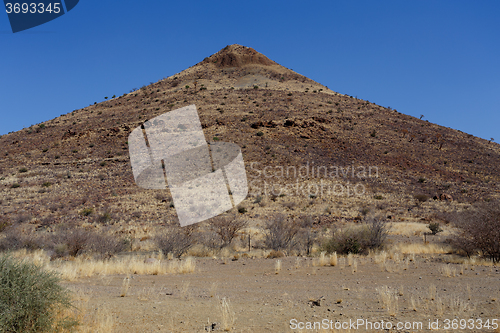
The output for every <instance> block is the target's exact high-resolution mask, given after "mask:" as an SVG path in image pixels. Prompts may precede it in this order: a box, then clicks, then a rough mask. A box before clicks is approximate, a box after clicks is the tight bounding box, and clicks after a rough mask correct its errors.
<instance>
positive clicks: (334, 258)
mask: <svg viewBox="0 0 500 333" xmlns="http://www.w3.org/2000/svg"><path fill="white" fill-rule="evenodd" d="M337 263H338V259H337V252H333V253H332V254H330V266H337Z"/></svg>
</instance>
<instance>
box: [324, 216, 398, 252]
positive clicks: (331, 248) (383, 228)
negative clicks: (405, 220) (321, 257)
mask: <svg viewBox="0 0 500 333" xmlns="http://www.w3.org/2000/svg"><path fill="white" fill-rule="evenodd" d="M388 232H389V231H388V227H387V222H386V221H385V219H384V218H381V217H373V218H370V219H368V220H367V221H366V222H365V223H364V224H363V225H361V226H357V227H351V228H348V229H343V230H341V231H337V232H335V233H334V235H333V237H331V238H330V239H328V240H327V241H326V242H325V243H324V244H323V250H324V251H326V252H327V253H334V252H337V253H340V254H349V253H353V254H357V253H360V254H366V253H368V250H370V249H371V250H375V249H381V248H382V247H383V246H384V243H385V240H386V238H387V235H388Z"/></svg>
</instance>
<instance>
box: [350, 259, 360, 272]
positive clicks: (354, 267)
mask: <svg viewBox="0 0 500 333" xmlns="http://www.w3.org/2000/svg"><path fill="white" fill-rule="evenodd" d="M357 271H358V261H357V260H356V259H353V261H352V266H351V272H352V274H354V273H356V272H357Z"/></svg>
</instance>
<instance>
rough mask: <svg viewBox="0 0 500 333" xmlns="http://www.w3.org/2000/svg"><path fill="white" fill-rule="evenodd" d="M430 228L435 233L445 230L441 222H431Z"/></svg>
mask: <svg viewBox="0 0 500 333" xmlns="http://www.w3.org/2000/svg"><path fill="white" fill-rule="evenodd" d="M428 227H429V229H430V230H431V233H432V234H433V235H436V234H438V233H440V232H441V231H443V229H441V225H440V224H439V223H435V222H434V223H429V225H428Z"/></svg>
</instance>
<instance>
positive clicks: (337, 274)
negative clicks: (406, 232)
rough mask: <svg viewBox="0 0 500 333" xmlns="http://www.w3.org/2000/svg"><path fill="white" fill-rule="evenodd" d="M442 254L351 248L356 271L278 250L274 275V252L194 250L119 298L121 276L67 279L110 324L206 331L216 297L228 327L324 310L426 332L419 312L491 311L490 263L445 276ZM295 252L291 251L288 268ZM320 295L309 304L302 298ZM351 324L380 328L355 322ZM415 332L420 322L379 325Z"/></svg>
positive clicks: (499, 273) (242, 328)
mask: <svg viewBox="0 0 500 333" xmlns="http://www.w3.org/2000/svg"><path fill="white" fill-rule="evenodd" d="M445 256H446V255H427V256H417V257H416V259H415V260H414V261H411V262H410V263H409V265H408V268H405V265H404V263H403V262H402V261H400V262H396V261H394V260H390V259H387V261H386V264H387V267H389V271H387V270H386V269H382V268H381V267H382V265H381V264H377V263H375V262H374V258H370V257H360V258H356V259H355V260H356V261H357V271H356V272H352V267H349V266H347V265H345V266H344V264H343V262H345V259H344V258H339V265H338V266H336V267H330V266H325V267H315V266H313V259H312V258H299V259H296V258H293V257H288V258H281V259H280V260H282V269H281V271H280V272H279V273H278V274H275V263H276V260H278V259H250V258H246V259H244V258H243V259H239V260H237V261H232V260H231V259H225V260H224V259H211V258H206V259H201V258H199V259H197V268H196V272H195V273H193V274H188V275H167V276H133V277H132V280H131V281H132V282H131V284H130V289H129V292H128V294H127V296H126V297H120V290H121V285H122V280H123V278H124V277H123V276H113V277H109V279H108V278H107V279H106V280H104V279H101V278H91V279H85V280H82V281H79V282H78V283H69V284H68V285H69V286H70V288H72V289H77V290H81V291H82V292H83V293H84V294H85V295H87V296H89V297H90V304H91V306H92V308H94V307H95V308H99V309H101V310H102V311H107V312H106V313H108V312H109V313H110V314H111V315H112V317H113V319H114V322H115V332H203V331H204V330H208V331H210V330H209V329H208V327H212V325H213V327H214V329H215V331H222V330H223V329H222V327H221V320H222V318H221V311H220V309H219V304H220V299H222V298H226V299H228V300H229V304H230V309H231V311H233V312H234V315H235V321H234V323H233V324H232V325H231V331H232V332H300V331H301V330H298V329H296V330H292V329H291V328H290V321H291V320H292V319H296V320H297V321H299V322H316V321H321V320H323V319H328V320H333V322H334V323H335V322H336V321H341V322H343V321H349V319H351V320H354V321H355V320H358V319H365V320H368V321H371V322H380V321H381V320H384V321H385V322H387V321H390V322H392V323H394V325H396V324H395V323H397V322H405V321H410V322H422V323H423V325H424V328H425V329H424V330H423V331H427V329H426V328H427V325H428V323H429V320H431V321H435V320H436V319H439V320H440V321H441V324H443V323H444V320H445V319H447V318H448V319H454V318H458V319H470V318H482V319H483V320H486V319H490V320H491V319H493V318H497V319H498V318H499V317H500V305H499V303H500V299H499V298H498V297H499V296H498V295H499V292H500V287H499V286H500V269H499V267H480V266H477V267H474V268H473V270H471V267H469V269H467V270H465V271H464V273H463V275H460V274H457V276H456V277H445V276H443V275H442V274H441V273H440V272H439V267H440V266H441V265H444V264H441V263H440V261H441V260H443V259H444V257H445ZM401 259H403V258H401ZM297 260H300V263H299V266H298V267H297ZM452 266H453V267H454V268H455V269H456V270H457V273H458V272H459V271H460V266H459V265H452ZM431 285H434V286H435V287H436V297H431V296H430V289H432V287H431ZM214 286H215V287H214ZM384 286H387V287H388V288H389V290H391V291H392V292H395V293H396V295H398V300H397V306H398V307H397V310H396V311H395V313H390V311H388V309H387V307H386V306H385V305H384V304H383V303H382V302H381V298H380V296H379V294H378V292H377V288H381V287H384ZM467 286H468V287H467ZM467 288H470V290H468V289H467ZM400 293H401V294H400ZM469 297H470V299H469ZM320 298H321V300H320V301H319V305H318V304H316V305H314V304H313V303H312V302H311V300H318V299H320ZM412 298H413V299H414V302H415V304H416V311H415V310H414V309H413V305H412V303H411V299H412ZM431 298H434V299H431ZM452 300H459V301H460V302H461V304H462V305H463V309H462V310H460V309H459V305H452ZM439 304H442V310H440V307H439ZM306 331H308V330H302V332H306ZM309 331H311V332H318V331H320V330H309ZM325 331H326V330H325ZM337 331H338V330H337ZM344 331H346V330H344ZM353 331H355V330H351V332H353ZM359 331H360V332H379V331H381V330H375V329H373V330H366V329H365V328H364V327H363V328H360V329H359ZM418 331H422V330H418V329H402V330H397V329H392V330H389V332H418ZM441 331H443V332H452V331H454V332H457V331H461V332H480V331H481V332H484V330H477V329H474V330H471V329H466V330H451V329H450V330H444V329H441ZM487 331H494V330H487Z"/></svg>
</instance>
